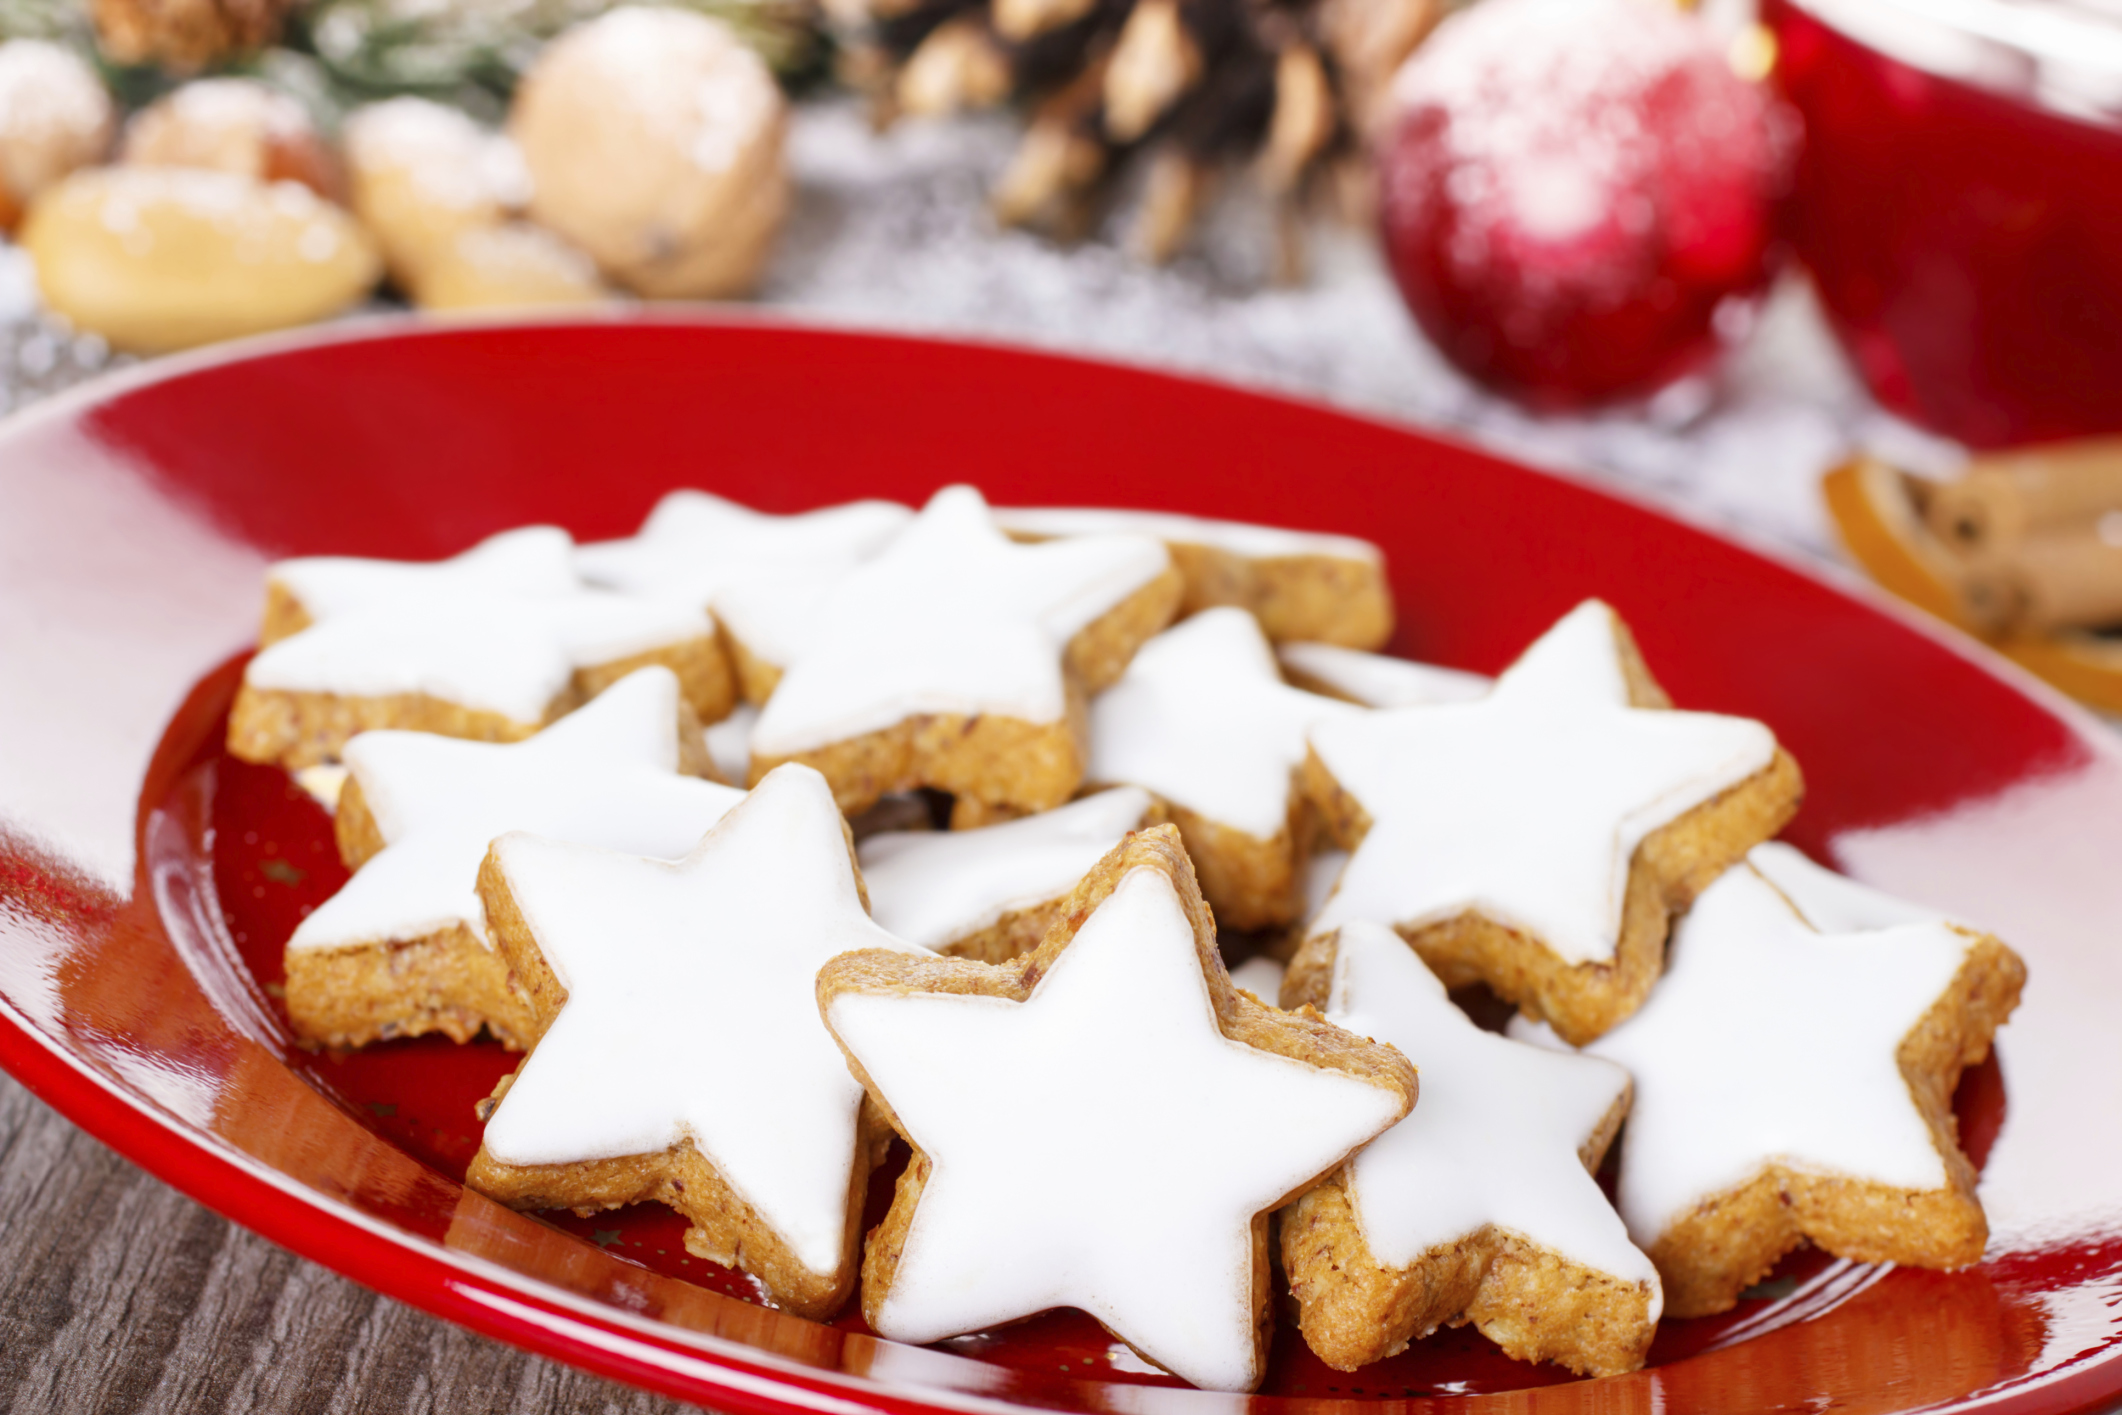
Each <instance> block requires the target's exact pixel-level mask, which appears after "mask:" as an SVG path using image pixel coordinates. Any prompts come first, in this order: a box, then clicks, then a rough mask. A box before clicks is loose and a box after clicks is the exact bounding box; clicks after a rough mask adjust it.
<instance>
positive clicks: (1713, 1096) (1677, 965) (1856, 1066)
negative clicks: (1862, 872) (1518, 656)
mask: <svg viewBox="0 0 2122 1415" xmlns="http://www.w3.org/2000/svg"><path fill="white" fill-rule="evenodd" d="M1750 859H1751V860H1753V861H1755V862H1756V863H1752V864H1740V865H1738V866H1735V867H1734V868H1733V869H1732V870H1730V871H1729V872H1728V873H1726V874H1725V875H1724V876H1723V877H1722V878H1720V879H1719V880H1718V881H1717V882H1716V883H1715V884H1712V885H1711V886H1710V887H1709V888H1708V889H1706V890H1704V891H1703V892H1702V896H1701V898H1699V899H1697V900H1696V901H1695V903H1694V907H1693V908H1692V909H1690V910H1689V911H1688V914H1687V917H1686V918H1684V919H1682V920H1681V921H1680V925H1679V927H1678V928H1677V929H1675V930H1674V933H1673V946H1672V956H1671V958H1670V960H1669V961H1668V963H1667V965H1666V972H1665V976H1664V978H1663V979H1662V980H1660V982H1659V983H1658V986H1657V988H1656V990H1655V991H1653V992H1652V993H1651V995H1650V1000H1649V1001H1648V1002H1646V1003H1644V1004H1643V1008H1642V1010H1641V1011H1639V1012H1637V1013H1636V1015H1635V1016H1634V1017H1631V1018H1630V1019H1629V1020H1628V1021H1626V1022H1624V1023H1622V1024H1621V1025H1620V1026H1619V1027H1616V1028H1615V1029H1614V1030H1613V1031H1611V1032H1609V1033H1608V1034H1607V1035H1605V1036H1604V1037H1601V1038H1600V1039H1599V1040H1598V1041H1596V1042H1594V1043H1593V1044H1592V1045H1591V1046H1590V1047H1588V1048H1586V1050H1587V1051H1588V1052H1590V1053H1591V1054H1592V1055H1594V1056H1600V1057H1605V1058H1607V1059H1609V1060H1612V1061H1617V1062H1619V1063H1620V1064H1621V1065H1623V1066H1625V1067H1627V1068H1628V1070H1629V1072H1630V1073H1631V1074H1632V1075H1633V1076H1634V1077H1635V1081H1636V1101H1635V1109H1634V1111H1633V1113H1632V1114H1631V1115H1630V1116H1629V1121H1628V1131H1627V1133H1626V1135H1624V1137H1623V1138H1622V1141H1621V1181H1620V1187H1619V1191H1618V1196H1617V1197H1618V1201H1619V1205H1620V1209H1621V1216H1622V1217H1623V1218H1624V1219H1625V1220H1627V1222H1628V1229H1629V1233H1630V1235H1631V1236H1632V1237H1633V1238H1634V1239H1635V1241H1636V1243H1637V1244H1638V1245H1639V1246H1641V1247H1642V1248H1644V1249H1645V1250H1646V1251H1647V1252H1649V1254H1650V1255H1651V1257H1652V1258H1653V1259H1654V1260H1655V1261H1656V1262H1657V1265H1658V1271H1659V1273H1660V1274H1661V1275H1662V1276H1663V1278H1664V1281H1665V1296H1666V1306H1667V1310H1668V1311H1669V1312H1671V1313H1672V1314H1673V1315H1674V1316H1678V1317H1693V1316H1703V1315H1706V1314H1708V1313H1712V1312H1722V1311H1725V1310H1726V1309H1728V1308H1730V1307H1731V1306H1732V1305H1733V1304H1734V1303H1735V1302H1736V1301H1738V1298H1739V1294H1740V1293H1741V1292H1743V1291H1744V1290H1745V1289H1746V1288H1747V1287H1749V1286H1751V1285H1752V1284H1753V1283H1755V1282H1758V1281H1759V1280H1760V1279H1761V1278H1762V1277H1763V1276H1765V1275H1766V1274H1767V1273H1768V1271H1769V1270H1770V1269H1771V1268H1772V1267H1774V1266H1775V1263H1776V1260H1777V1259H1778V1258H1781V1257H1782V1256H1783V1255H1784V1254H1785V1253H1787V1252H1789V1251H1790V1250H1791V1249H1793V1248H1795V1247H1797V1246H1798V1245H1799V1244H1801V1243H1804V1242H1808V1241H1809V1242H1811V1243H1812V1244H1814V1245H1815V1246H1816V1247H1819V1248H1824V1249H1826V1250H1827V1251H1828V1252H1830V1253H1833V1254H1835V1255H1836V1256H1837V1257H1842V1258H1849V1259H1852V1260H1854V1261H1857V1262H1870V1263H1877V1262H1892V1263H1904V1264H1908V1265H1910V1266H1914V1267H1925V1268H1956V1267H1962V1266H1965V1265H1966V1264H1969V1263H1973V1262H1976V1261H1978V1260H1979V1259H1980V1258H1981V1256H1982V1249H1983V1247H1984V1245H1985V1244H1986V1243H1987V1241H1988V1234H1989V1227H1988V1223H1987V1221H1986V1220H1985V1218H1984V1217H1983V1213H1982V1205H1981V1203H1980V1201H1979V1200H1977V1199H1976V1197H1975V1172H1974V1167H1973V1166H1972V1165H1971V1164H1969V1163H1968V1160H1967V1156H1966V1155H1965V1154H1963V1153H1962V1152H1961V1150H1960V1146H1959V1142H1958V1132H1957V1130H1956V1128H1955V1125H1954V1121H1953V1111H1952V1097H1953V1087H1954V1086H1955V1085H1956V1084H1957V1083H1958V1081H1959V1077H1960V1072H1961V1071H1962V1069H1964V1068H1965V1067H1968V1066H1972V1065H1974V1064H1975V1063H1977V1062H1979V1061H1980V1060H1981V1059H1982V1058H1983V1057H1984V1056H1986V1055H1987V1054H1988V1052H1989V1044H1990V1039H1991V1037H1992V1035H1993V1034H1994V1033H1995V1031H1996V1029H1997V1028H1998V1027H1999V1026H2001V1025H2002V1024H2003V1023H2004V1021H2005V1019H2006V1018H2008V1017H2009V1016H2010V1015H2011V1012H2012V1009H2013V1008H2014V1007H2016V1006H2017V1005H2018V1001H2019V989H2020V987H2021V985H2022V984H2023V983H2024V982H2025V978H2026V966H2025V964H2023V963H2022V962H2020V960H2019V958H2018V955H2016V954H2014V953H2013V952H2012V951H2011V950H2010V949H2009V948H2006V947H2005V946H2004V945H2003V944H2001V943H1999V942H1998V941H1997V940H1996V939H1994V938H1991V937H1990V936H1989V935H1987V934H1982V933H1977V932H1975V931H1973V930H1971V929H1967V928H1963V927H1961V926H1959V925H1957V924H1951V923H1947V922H1945V921H1943V920H1941V919H1939V918H1938V917H1937V916H1936V915H1929V914H1926V913H1924V911H1921V910H1916V909H1913V908H1912V907H1911V906H1909V905H1906V904H1903V903H1902V902H1900V901H1899V900H1895V899H1890V898H1887V897H1886V896H1883V895H1880V894H1877V893H1875V892H1873V891H1871V890H1867V889H1865V888H1864V887H1863V886H1861V885H1858V884H1856V883H1854V882H1853V881H1850V880H1846V879H1843V878H1841V877H1840V876H1837V875H1834V874H1832V873H1830V872H1829V871H1826V870H1823V869H1821V868H1820V867H1819V866H1817V865H1814V864H1812V863H1811V862H1810V861H1807V860H1806V859H1805V858H1804V857H1803V856H1801V855H1799V854H1798V853H1797V852H1796V851H1794V850H1791V849H1790V848H1789V847H1787V846H1780V845H1771V846H1762V847H1760V848H1758V849H1757V850H1756V851H1754V853H1753V855H1752V856H1750ZM1771 880H1773V881H1774V883H1771ZM1513 1030H1514V1031H1517V1032H1520V1033H1522V1034H1523V1035H1526V1036H1527V1037H1528V1038H1531V1037H1534V1036H1537V1035H1538V1031H1537V1029H1532V1028H1528V1027H1525V1026H1524V1025H1523V1022H1522V1019H1521V1020H1520V1021H1519V1022H1514V1023H1513Z"/></svg>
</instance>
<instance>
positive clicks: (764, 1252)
mask: <svg viewBox="0 0 2122 1415" xmlns="http://www.w3.org/2000/svg"><path fill="white" fill-rule="evenodd" d="M479 893H480V897H481V898H482V899H483V900H484V901H485V904H486V908H487V911H488V914H489V915H490V916H491V918H492V919H493V921H494V935H495V940H496V942H497V944H498V945H499V948H500V952H501V954H502V956H503V957H504V958H505V959H506V960H507V961H508V964H509V966H510V967H511V968H513V969H515V970H516V971H517V973H518V974H519V975H520V976H521V977H523V978H524V979H525V982H526V988H525V991H526V993H527V995H528V997H529V999H530V1004H531V1008H532V1010H533V1012H534V1013H535V1014H536V1016H537V1018H538V1021H539V1025H540V1032H539V1039H538V1041H537V1044H536V1046H535V1048H534V1049H533V1050H532V1052H531V1054H530V1055H529V1056H528V1057H526V1058H525V1059H524V1062H523V1065H522V1067H521V1068H520V1069H519V1070H518V1071H517V1072H516V1074H515V1076H514V1077H513V1078H511V1079H510V1080H509V1081H505V1082H504V1083H503V1084H502V1087H501V1088H500V1089H499V1090H497V1091H496V1093H495V1095H496V1099H497V1101H498V1104H497V1105H496V1106H494V1108H493V1109H492V1111H491V1115H490V1118H489V1119H488V1121H487V1125H486V1137H485V1143H484V1144H483V1145H482V1146H481V1147H480V1150H479V1153H478V1154H477V1155H476V1156H475V1157H474V1158H473V1160H472V1164H471V1169H470V1172H469V1173H468V1175H467V1176H466V1180H465V1182H466V1183H468V1184H470V1185H471V1186H472V1187H473V1188H475V1189H477V1190H479V1191H480V1192H481V1193H484V1194H487V1195H489V1196H491V1197H492V1198H495V1199H498V1200H500V1201H501V1202H502V1203H505V1204H509V1205H512V1206H513V1207H516V1208H520V1209H544V1208H573V1209H575V1210H577V1211H578V1212H590V1211H594V1210H598V1209H608V1208H616V1207H618V1206H619V1205H622V1204H634V1203H642V1202H646V1201H649V1200H656V1201H660V1202H662V1203H665V1204H668V1205H670V1206H671V1207H672V1208H674V1209H676V1210H678V1212H680V1213H682V1214H684V1215H685V1217H686V1218H687V1219H689V1220H690V1221H691V1222H692V1225H693V1226H692V1228H691V1229H690V1230H689V1231H688V1232H687V1233H686V1235H685V1246H686V1250H687V1251H688V1252H690V1253H692V1254H693V1255H694V1256H696V1257H700V1258H705V1259H707V1260H709V1261H710V1262H716V1263H722V1264H725V1265H728V1266H732V1267H739V1268H742V1269H744V1270H745V1271H746V1272H749V1273H751V1274H752V1275H753V1276H754V1277H756V1278H757V1279H758V1280H759V1281H760V1282H761V1283H763V1284H764V1285H765V1287H766V1289H767V1292H768V1293H769V1295H770V1296H771V1297H772V1298H773V1300H774V1301H775V1302H776V1303H778V1304H779V1305H781V1306H783V1307H786V1308H787V1309H789V1310H790V1311H792V1312H795V1313H797V1314H799V1315H801V1316H805V1317H810V1318H813V1319H818V1320H822V1319H824V1318H826V1317H830V1316H831V1315H832V1314H833V1313H834V1312H835V1311H837V1310H838V1309H839V1307H840V1306H841V1304H842V1303H843V1302H844V1301H845V1300H846V1298H847V1294H848V1293H849V1292H850V1291H851V1290H852V1289H853V1286H854V1282H855V1271H856V1264H857V1261H858V1258H859V1254H860V1251H861V1242H860V1238H861V1235H860V1232H859V1224H860V1221H861V1216H862V1199H863V1195H864V1193H865V1191H866V1187H867V1182H868V1178H869V1169H870V1165H871V1163H872V1161H873V1156H874V1155H875V1154H876V1152H877V1151H878V1150H879V1149H881V1143H879V1144H873V1143H872V1141H873V1140H878V1141H881V1138H882V1136H881V1132H879V1134H877V1135H872V1133H871V1125H872V1122H871V1120H870V1119H869V1118H868V1112H867V1111H866V1109H865V1107H864V1105H863V1100H862V1088H861V1086H860V1085H858V1084H857V1083H856V1082H855V1080H854V1078H853V1077H851V1076H850V1075H849V1074H848V1070H847V1066H846V1063H845V1062H843V1061H842V1060H841V1056H840V1052H839V1049H838V1048H837V1047H836V1046H835V1045H834V1044H833V1041H832V1039H831V1038H830V1037H828V1036H827V1035H826V1032H825V1028H824V1027H823V1026H822V1025H820V1023H819V1020H818V1009H817V1002H816V999H815V993H814V990H813V989H814V980H815V978H816V976H817V972H818V968H819V966H820V965H821V964H823V963H824V962H825V961H826V960H827V959H829V958H831V957H833V956H834V955H835V954H838V953H841V952H845V951H847V950H849V949H865V950H871V952H868V953H866V954H865V955H864V956H866V957H878V956H880V955H879V954H878V953H877V952H875V950H880V949H881V950H888V952H886V953H885V954H883V955H881V956H886V957H898V956H900V955H902V954H904V953H906V952H912V951H917V950H914V949H913V946H912V945H910V944H905V943H901V942H900V941H899V940H897V939H895V938H893V937H892V936H891V935H890V934H888V933H886V932H885V931H884V930H883V929H881V928H879V927H878V926H877V925H876V924H874V923H872V922H870V918H869V915H868V914H867V913H866V912H865V910H864V908H863V899H862V885H861V882H860V880H859V878H858V877H857V875H856V873H855V866H854V860H853V855H852V851H851V850H850V847H849V845H848V840H847V830H846V826H845V824H844V823H843V822H842V820H841V818H840V813H839V811H838V810H837V809H836V808H835V807H834V805H833V798H832V793H831V791H830V790H828V789H827V787H826V785H825V782H824V780H823V779H822V778H821V777H819V775H818V774H817V773H816V772H814V771H812V770H810V769H809V768H807V767H802V766H789V767H784V768H782V769H780V770H778V771H776V772H774V773H773V774H772V775H771V776H769V777H768V778H767V779H766V780H764V781H762V782H760V783H759V785H758V787H757V788H756V789H755V790H754V791H753V792H752V793H751V795H750V796H748V797H747V798H746V799H745V800H744V802H743V803H742V804H741V805H739V806H737V807H736V809H734V810H732V811H731V812H730V813H729V815H728V816H727V817H726V818H725V819H724V820H723V821H722V822H721V823H720V824H719V825H717V826H716V827H715V828H714V829H713V830H711V831H709V832H708V833H707V835H706V837H705V838H704V839H701V840H700V841H699V842H698V844H697V845H696V846H695V847H694V848H693V850H692V852H691V853H690V854H688V855H686V856H685V857H684V858H683V859H681V860H677V861H675V862H670V861H664V860H658V859H643V858H641V857H639V856H637V855H629V854H619V853H615V852H613V851H608V850H597V849H592V848H589V847H587V846H581V845H565V844H562V843H560V842H558V841H554V840H547V839H544V838H542V837H539V836H534V835H525V834H521V833H516V834H510V835H505V836H503V837H501V838H500V839H499V840H496V841H495V842H494V844H493V847H492V849H491V851H490V852H489V853H488V855H487V859H486V863H485V865H484V866H482V867H481V870H480V873H479Z"/></svg>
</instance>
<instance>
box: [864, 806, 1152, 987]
mask: <svg viewBox="0 0 2122 1415" xmlns="http://www.w3.org/2000/svg"><path fill="white" fill-rule="evenodd" d="M1150 806H1151V802H1150V796H1149V793H1148V792H1147V791H1140V790H1136V789H1135V788H1133V787H1125V786H1123V787H1119V788H1117V789H1115V790H1111V791H1100V792H1099V793H1097V794H1096V795H1094V796H1086V797H1084V798H1083V799H1082V800H1080V801H1073V802H1071V803H1069V804H1068V805H1066V806H1062V807H1059V808H1058V809H1056V810H1051V811H1041V812H1040V813H1039V814H1037V815H1035V816H1026V817H1024V819H1022V820H1015V821H1009V822H1006V823H1005V824H1002V825H991V826H984V827H982V828H980V829H978V830H953V831H886V832H883V833H881V834H877V835H872V836H870V837H869V838H867V839H866V840H863V841H861V843H860V844H859V845H857V846H856V854H857V856H858V858H859V859H860V860H861V862H862V882H863V884H864V885H865V886H866V887H867V888H868V890H869V907H870V916H871V917H872V918H874V919H875V920H876V921H877V922H878V923H879V924H880V925H882V926H883V927H884V928H886V929H888V930H890V931H891V933H892V934H893V935H894V936H896V937H898V938H903V939H905V940H906V941H907V942H908V943H917V944H920V945H921V946H922V947H924V948H932V949H934V950H935V951H936V952H938V953H947V954H950V955H952V956H953V957H958V958H976V959H978V960H980V961H981V962H983V963H1006V962H1008V961H1009V960H1010V959H1012V958H1016V957H1018V956H1020V955H1022V954H1026V953H1029V952H1031V951H1032V950H1033V949H1034V948H1037V947H1038V946H1039V943H1040V940H1042V939H1044V938H1045V937H1046V934H1047V930H1048V929H1049V928H1050V927H1051V926H1052V924H1053V922H1054V920H1055V918H1056V917H1058V916H1059V914H1060V910H1061V905H1062V903H1063V902H1064V901H1065V900H1067V898H1068V896H1069V895H1070V894H1071V893H1072V892H1073V891H1074V890H1075V888H1076V885H1077V883H1078V882H1079V881H1080V880H1081V879H1082V878H1083V876H1085V875H1086V874H1088V873H1090V870H1091V867H1092V866H1093V865H1095V864H1097V863H1098V862H1099V861H1100V860H1102V859H1104V858H1105V856H1106V853H1107V852H1108V851H1110V850H1111V849H1112V848H1113V847H1114V846H1116V845H1118V844H1119V843H1120V842H1121V841H1122V840H1123V839H1125V838H1126V837H1127V835H1128V833H1129V832H1130V831H1133V830H1136V829H1138V828H1140V826H1141V825H1142V824H1143V820H1144V818H1145V817H1146V816H1148V815H1149V813H1150Z"/></svg>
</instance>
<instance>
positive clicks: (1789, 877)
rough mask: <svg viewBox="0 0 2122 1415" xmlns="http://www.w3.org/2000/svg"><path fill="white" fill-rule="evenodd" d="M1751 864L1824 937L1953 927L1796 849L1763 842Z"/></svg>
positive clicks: (1752, 854) (1752, 855)
mask: <svg viewBox="0 0 2122 1415" xmlns="http://www.w3.org/2000/svg"><path fill="white" fill-rule="evenodd" d="M1746 862H1747V863H1748V864H1750V865H1752V866H1753V867H1754V868H1755V869H1756V870H1758V871H1759V872H1760V873H1761V876H1762V877H1763V878H1764V879H1766V880H1767V881H1768V882H1769V883H1770V884H1772V885H1774V886H1775V887H1776V888H1777V889H1779V890H1781V891H1783V897H1784V898H1785V899H1788V900H1789V901H1790V902H1791V904H1792V905H1793V906H1794V907H1795V908H1796V909H1797V911H1798V912H1799V913H1800V914H1802V915H1804V916H1805V922H1807V923H1808V924H1811V925H1812V926H1813V927H1814V928H1816V929H1818V930H1819V931H1820V932H1821V933H1855V932H1857V931H1858V930H1860V929H1890V928H1893V927H1894V926H1895V925H1897V924H1949V923H1957V922H1959V921H1958V920H1956V919H1949V918H1947V917H1946V916H1945V915H1943V914H1941V913H1939V912H1938V911H1937V910H1935V909H1926V908H1924V907H1923V906H1922V905H1920V904H1911V903H1909V902H1908V901H1907V900H1905V899H1896V898H1894V896H1893V895H1891V894H1884V893H1881V892H1880V891H1879V890H1876V889H1873V888H1872V887H1871V886H1869V885H1864V884H1859V883H1857V882H1856V881H1855V880H1853V879H1851V878H1850V877H1849V876H1848V875H1839V874H1836V873H1835V872H1834V871H1833V870H1830V869H1828V868H1826V867H1825V866H1824V865H1816V864H1814V863H1813V862H1812V861H1811V860H1809V859H1807V858H1806V857H1805V856H1804V855H1803V854H1802V853H1800V852H1799V850H1798V849H1797V848H1796V847H1795V846H1791V845H1785V844H1784V843H1783V842H1782V841H1780V840H1769V841H1764V842H1763V843H1762V844H1759V845H1756V846H1755V847H1754V848H1753V849H1751V850H1749V851H1747V852H1746Z"/></svg>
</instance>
